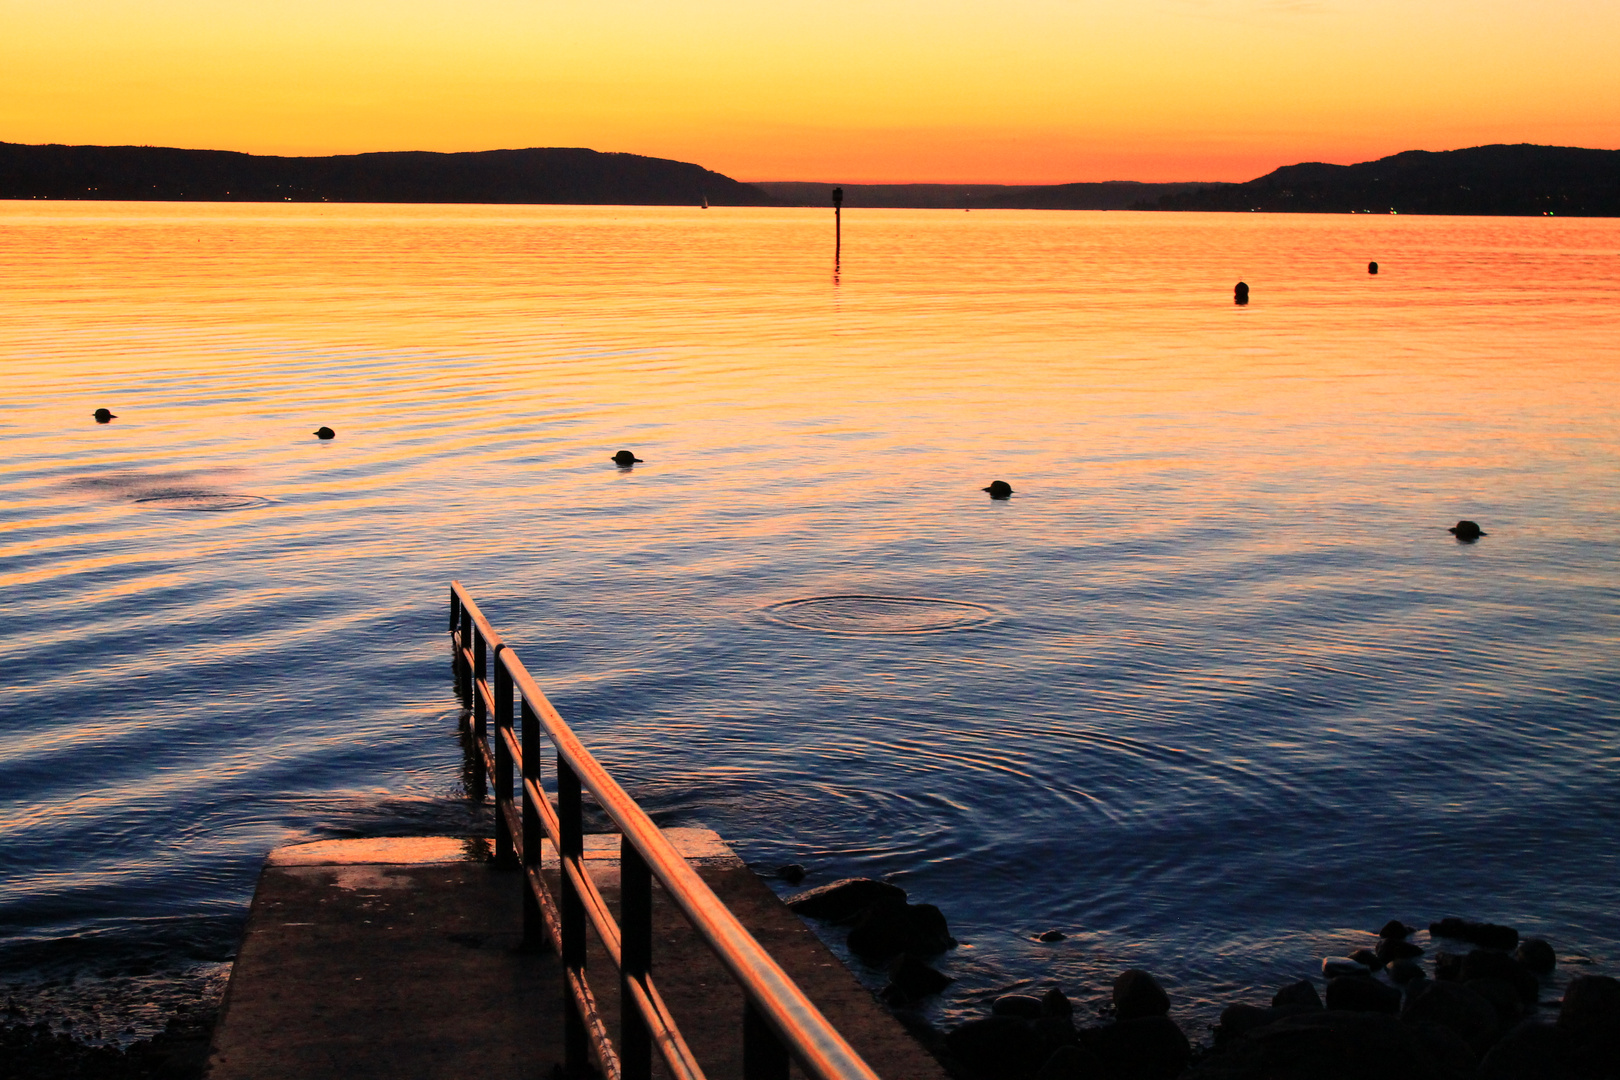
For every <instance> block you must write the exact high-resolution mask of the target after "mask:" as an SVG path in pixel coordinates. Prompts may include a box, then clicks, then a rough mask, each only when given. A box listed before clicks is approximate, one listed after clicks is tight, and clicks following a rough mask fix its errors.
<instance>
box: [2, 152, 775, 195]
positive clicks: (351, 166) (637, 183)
mask: <svg viewBox="0 0 1620 1080" xmlns="http://www.w3.org/2000/svg"><path fill="white" fill-rule="evenodd" d="M0 198H4V199H137V200H141V199H157V200H198V201H208V202H283V201H291V202H387V203H398V202H404V203H609V204H618V205H650V206H659V205H677V206H678V205H687V206H697V205H699V204H700V203H702V202H703V201H705V200H707V201H708V202H710V203H712V204H714V205H716V206H758V205H763V204H768V203H770V202H771V199H770V197H769V196H768V195H766V194H765V193H764V192H762V191H760V190H759V189H758V188H756V187H753V186H751V185H748V184H743V183H739V182H738V181H736V180H733V179H731V178H730V177H727V176H721V175H720V174H719V173H716V172H710V171H709V170H707V169H705V168H702V167H701V166H698V165H691V164H688V163H686V162H684V161H669V160H666V159H664V158H651V157H641V156H639V155H637V154H603V153H598V152H597V151H595V150H580V149H531V150H486V151H481V152H477V153H465V154H436V153H429V152H425V151H404V152H399V153H381V154H343V155H339V156H336V157H271V156H262V155H257V154H238V153H234V152H231V151H227V150H176V149H171V148H167V147H158V146H58V145H51V146H25V145H22V144H19V143H0Z"/></svg>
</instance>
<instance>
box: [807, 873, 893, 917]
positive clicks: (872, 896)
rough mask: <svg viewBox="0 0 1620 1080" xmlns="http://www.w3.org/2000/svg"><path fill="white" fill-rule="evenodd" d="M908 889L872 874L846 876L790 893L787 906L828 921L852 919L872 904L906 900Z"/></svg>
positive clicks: (873, 905)
mask: <svg viewBox="0 0 1620 1080" xmlns="http://www.w3.org/2000/svg"><path fill="white" fill-rule="evenodd" d="M905 902H906V890H904V889H902V888H901V887H900V886H898V885H890V884H889V883H888V882H886V881H874V880H872V879H871V878H844V879H843V880H842V881H835V882H833V883H831V884H830V885H820V886H817V887H816V888H814V889H811V890H809V891H808V892H802V893H800V894H799V895H798V896H794V897H790V898H789V899H788V901H787V906H788V907H789V908H790V909H791V910H792V911H793V912H794V913H795V914H797V915H804V916H806V917H808V918H811V919H826V920H827V921H828V922H848V921H849V920H851V919H854V918H856V917H858V916H859V915H861V914H862V913H863V912H865V911H867V910H868V909H869V908H872V907H875V906H878V905H886V904H895V905H898V904H904V903H905Z"/></svg>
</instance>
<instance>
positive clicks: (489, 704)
mask: <svg viewBox="0 0 1620 1080" xmlns="http://www.w3.org/2000/svg"><path fill="white" fill-rule="evenodd" d="M502 651H503V652H504V651H505V650H502ZM473 685H474V686H475V687H477V688H478V696H479V697H481V698H483V699H484V708H486V709H488V710H489V715H491V716H493V715H495V692H494V691H493V690H491V689H490V688H489V680H488V679H486V678H484V677H483V676H482V675H480V676H478V677H477V678H476V679H474V680H473Z"/></svg>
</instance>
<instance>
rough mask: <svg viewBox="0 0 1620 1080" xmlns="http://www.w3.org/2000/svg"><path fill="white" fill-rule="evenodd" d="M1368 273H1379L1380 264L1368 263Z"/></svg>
mask: <svg viewBox="0 0 1620 1080" xmlns="http://www.w3.org/2000/svg"><path fill="white" fill-rule="evenodd" d="M1367 273H1369V274H1376V273H1378V264H1377V263H1375V262H1370V263H1368V264H1367Z"/></svg>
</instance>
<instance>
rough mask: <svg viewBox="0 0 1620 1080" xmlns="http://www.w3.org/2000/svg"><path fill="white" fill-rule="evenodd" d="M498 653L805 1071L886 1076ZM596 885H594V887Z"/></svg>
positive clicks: (516, 665) (470, 607)
mask: <svg viewBox="0 0 1620 1080" xmlns="http://www.w3.org/2000/svg"><path fill="white" fill-rule="evenodd" d="M451 588H452V589H453V590H455V593H456V595H457V597H459V598H460V599H461V602H462V604H463V609H464V611H465V612H466V613H467V614H468V615H469V616H470V618H471V620H472V622H473V623H475V624H476V625H477V627H478V631H479V633H480V634H482V635H483V636H484V639H485V641H486V643H487V644H489V645H492V646H493V645H496V644H504V643H503V642H501V638H500V635H498V634H497V633H495V630H494V628H493V627H492V626H490V625H489V620H487V619H486V618H484V615H483V612H482V611H480V610H479V608H478V606H477V604H476V603H475V602H474V601H473V600H472V598H471V597H470V596H468V595H467V593H466V590H465V589H464V588H462V586H461V583H460V582H455V581H453V582H451ZM494 658H495V662H496V663H498V664H504V665H505V666H506V670H507V673H508V674H509V675H511V676H512V682H513V685H514V686H515V687H516V688H517V690H518V692H519V693H521V694H522V695H523V699H524V700H525V701H526V702H527V703H528V704H529V706H530V708H531V709H532V710H533V711H534V713H535V716H536V718H537V719H538V720H539V722H540V724H541V725H542V727H543V728H544V730H545V732H546V734H547V735H548V736H549V737H550V738H551V741H552V745H553V746H554V747H556V751H557V756H558V758H559V760H560V761H562V762H564V763H566V764H567V765H568V766H569V767H570V768H572V769H573V770H574V773H575V775H577V776H578V777H579V780H580V784H581V786H582V787H583V788H584V789H585V790H587V791H589V792H590V793H591V795H592V796H594V797H595V799H596V801H597V805H599V806H600V807H601V808H602V810H603V811H604V812H605V813H606V814H607V815H608V817H609V818H610V819H612V821H613V822H614V824H615V825H617V826H618V827H619V830H620V832H621V833H622V835H623V836H625V837H626V838H628V839H629V840H630V843H631V844H632V845H633V846H634V847H635V849H636V850H637V851H639V852H640V853H641V856H642V858H643V859H645V860H646V862H647V867H648V869H649V870H650V871H651V872H652V874H653V876H654V877H656V878H657V879H658V880H659V881H660V882H662V883H663V885H664V887H665V889H666V891H667V892H668V894H669V896H670V897H671V899H672V900H673V901H674V902H675V904H676V905H677V906H678V907H679V908H680V909H681V911H682V912H683V913H684V914H685V915H686V918H687V920H688V921H689V922H690V923H691V924H692V927H693V929H694V930H696V931H697V933H698V936H700V937H701V938H703V940H704V942H705V944H707V945H708V947H709V948H710V949H711V950H712V951H713V952H714V954H715V956H716V957H717V958H718V959H719V960H720V962H721V964H722V965H724V966H725V968H726V969H727V971H729V972H730V973H731V976H732V978H733V979H735V980H736V982H737V983H738V985H739V986H740V987H741V988H742V990H743V993H744V994H745V995H746V996H747V997H748V998H749V999H750V1000H752V1001H753V1002H754V1003H755V1005H756V1007H757V1008H758V1010H759V1012H760V1014H761V1015H762V1016H763V1017H764V1018H765V1019H766V1020H767V1021H768V1022H769V1024H770V1025H771V1027H772V1028H774V1029H775V1030H776V1032H777V1034H778V1035H779V1036H780V1037H781V1038H782V1040H783V1042H784V1044H785V1045H786V1046H787V1047H788V1049H789V1051H790V1052H791V1053H792V1055H793V1056H794V1057H795V1058H796V1059H798V1061H799V1064H800V1065H801V1066H802V1067H803V1068H804V1069H805V1071H806V1072H807V1073H808V1074H809V1075H810V1076H811V1077H812V1078H814V1080H879V1078H878V1076H877V1074H876V1073H875V1072H873V1071H872V1069H871V1067H870V1066H868V1065H867V1064H866V1062H864V1061H863V1060H861V1058H860V1055H858V1054H857V1053H856V1052H855V1050H854V1048H853V1047H851V1046H850V1045H849V1043H848V1041H847V1040H845V1039H844V1037H843V1036H842V1035H840V1034H839V1033H838V1031H837V1029H835V1028H834V1027H833V1026H832V1025H831V1024H830V1023H828V1022H827V1018H826V1017H825V1016H823V1015H822V1014H821V1011H820V1010H819V1009H817V1008H816V1006H815V1005H814V1004H813V1003H812V1002H811V1001H810V999H809V998H807V997H805V995H804V992H803V991H802V990H800V989H799V988H798V986H797V985H795V984H794V982H793V980H792V979H791V978H789V977H788V975H787V973H786V972H785V971H783V970H782V967H781V965H780V964H778V963H777V962H776V961H775V960H774V959H772V958H771V956H770V954H769V953H767V952H766V951H765V950H764V948H763V947H761V946H760V944H759V942H757V941H755V940H754V938H753V935H751V934H750V933H748V931H747V929H746V928H745V927H744V926H743V925H742V923H740V922H738V921H737V917H736V916H735V915H733V914H732V913H731V911H730V910H729V909H728V908H726V906H725V904H724V903H722V902H721V901H720V898H719V897H717V896H715V894H714V891H713V890H712V889H710V888H709V886H708V884H707V883H706V882H704V880H703V879H702V878H701V877H699V876H698V874H697V871H695V870H694V869H692V867H691V866H690V865H688V863H687V862H686V860H685V859H684V858H682V857H681V855H680V853H679V852H677V851H676V850H675V848H674V846H673V845H672V844H671V843H670V842H669V840H668V838H667V837H665V836H664V835H663V833H662V832H660V831H659V829H658V826H657V825H655V824H653V821H652V819H651V818H650V817H648V816H647V813H646V811H644V810H642V809H641V807H640V806H638V805H637V804H636V803H635V801H634V800H633V799H631V798H630V795H629V794H628V793H627V792H626V791H625V790H624V788H622V787H621V786H620V785H619V783H618V781H616V780H614V779H613V777H612V776H610V775H608V773H607V770H606V769H604V768H603V767H602V766H601V764H600V763H599V762H597V760H596V759H595V758H594V757H593V756H592V755H591V754H590V752H589V751H587V750H586V749H585V747H584V744H582V743H581V742H580V741H579V739H578V737H577V736H575V734H574V732H573V730H572V729H571V728H570V727H569V726H568V724H567V723H566V722H565V721H564V720H563V718H562V717H561V716H560V715H559V714H558V713H557V710H556V709H555V708H554V707H553V706H552V704H551V702H550V701H549V700H547V698H546V696H545V694H544V693H542V692H541V690H540V687H539V686H538V684H536V683H535V681H534V678H533V676H531V675H530V674H529V671H528V669H527V668H526V667H524V666H523V662H522V661H521V660H519V659H518V658H517V656H516V655H515V654H514V653H513V651H512V650H511V649H510V648H497V649H496V650H495V657H494ZM481 741H482V740H480V742H481ZM487 756H489V755H488V754H487V751H486V757H487ZM526 786H527V785H526ZM548 825H549V823H548ZM549 831H550V830H549V828H548V832H549ZM554 842H555V840H554ZM559 850H560V845H559ZM565 869H566V867H565ZM581 876H584V875H583V874H582V875H581ZM590 891H591V892H594V888H593V889H592V890H590ZM587 910H589V905H587ZM592 921H593V922H594V921H595V920H594V919H593V920H592ZM615 929H616V927H615ZM572 978H573V976H572V974H571V975H570V979H571V980H572ZM586 993H587V994H588V993H589V989H588V988H586ZM609 1052H611V1050H610V1051H609ZM616 1064H617V1062H616V1061H615V1065H616Z"/></svg>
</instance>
